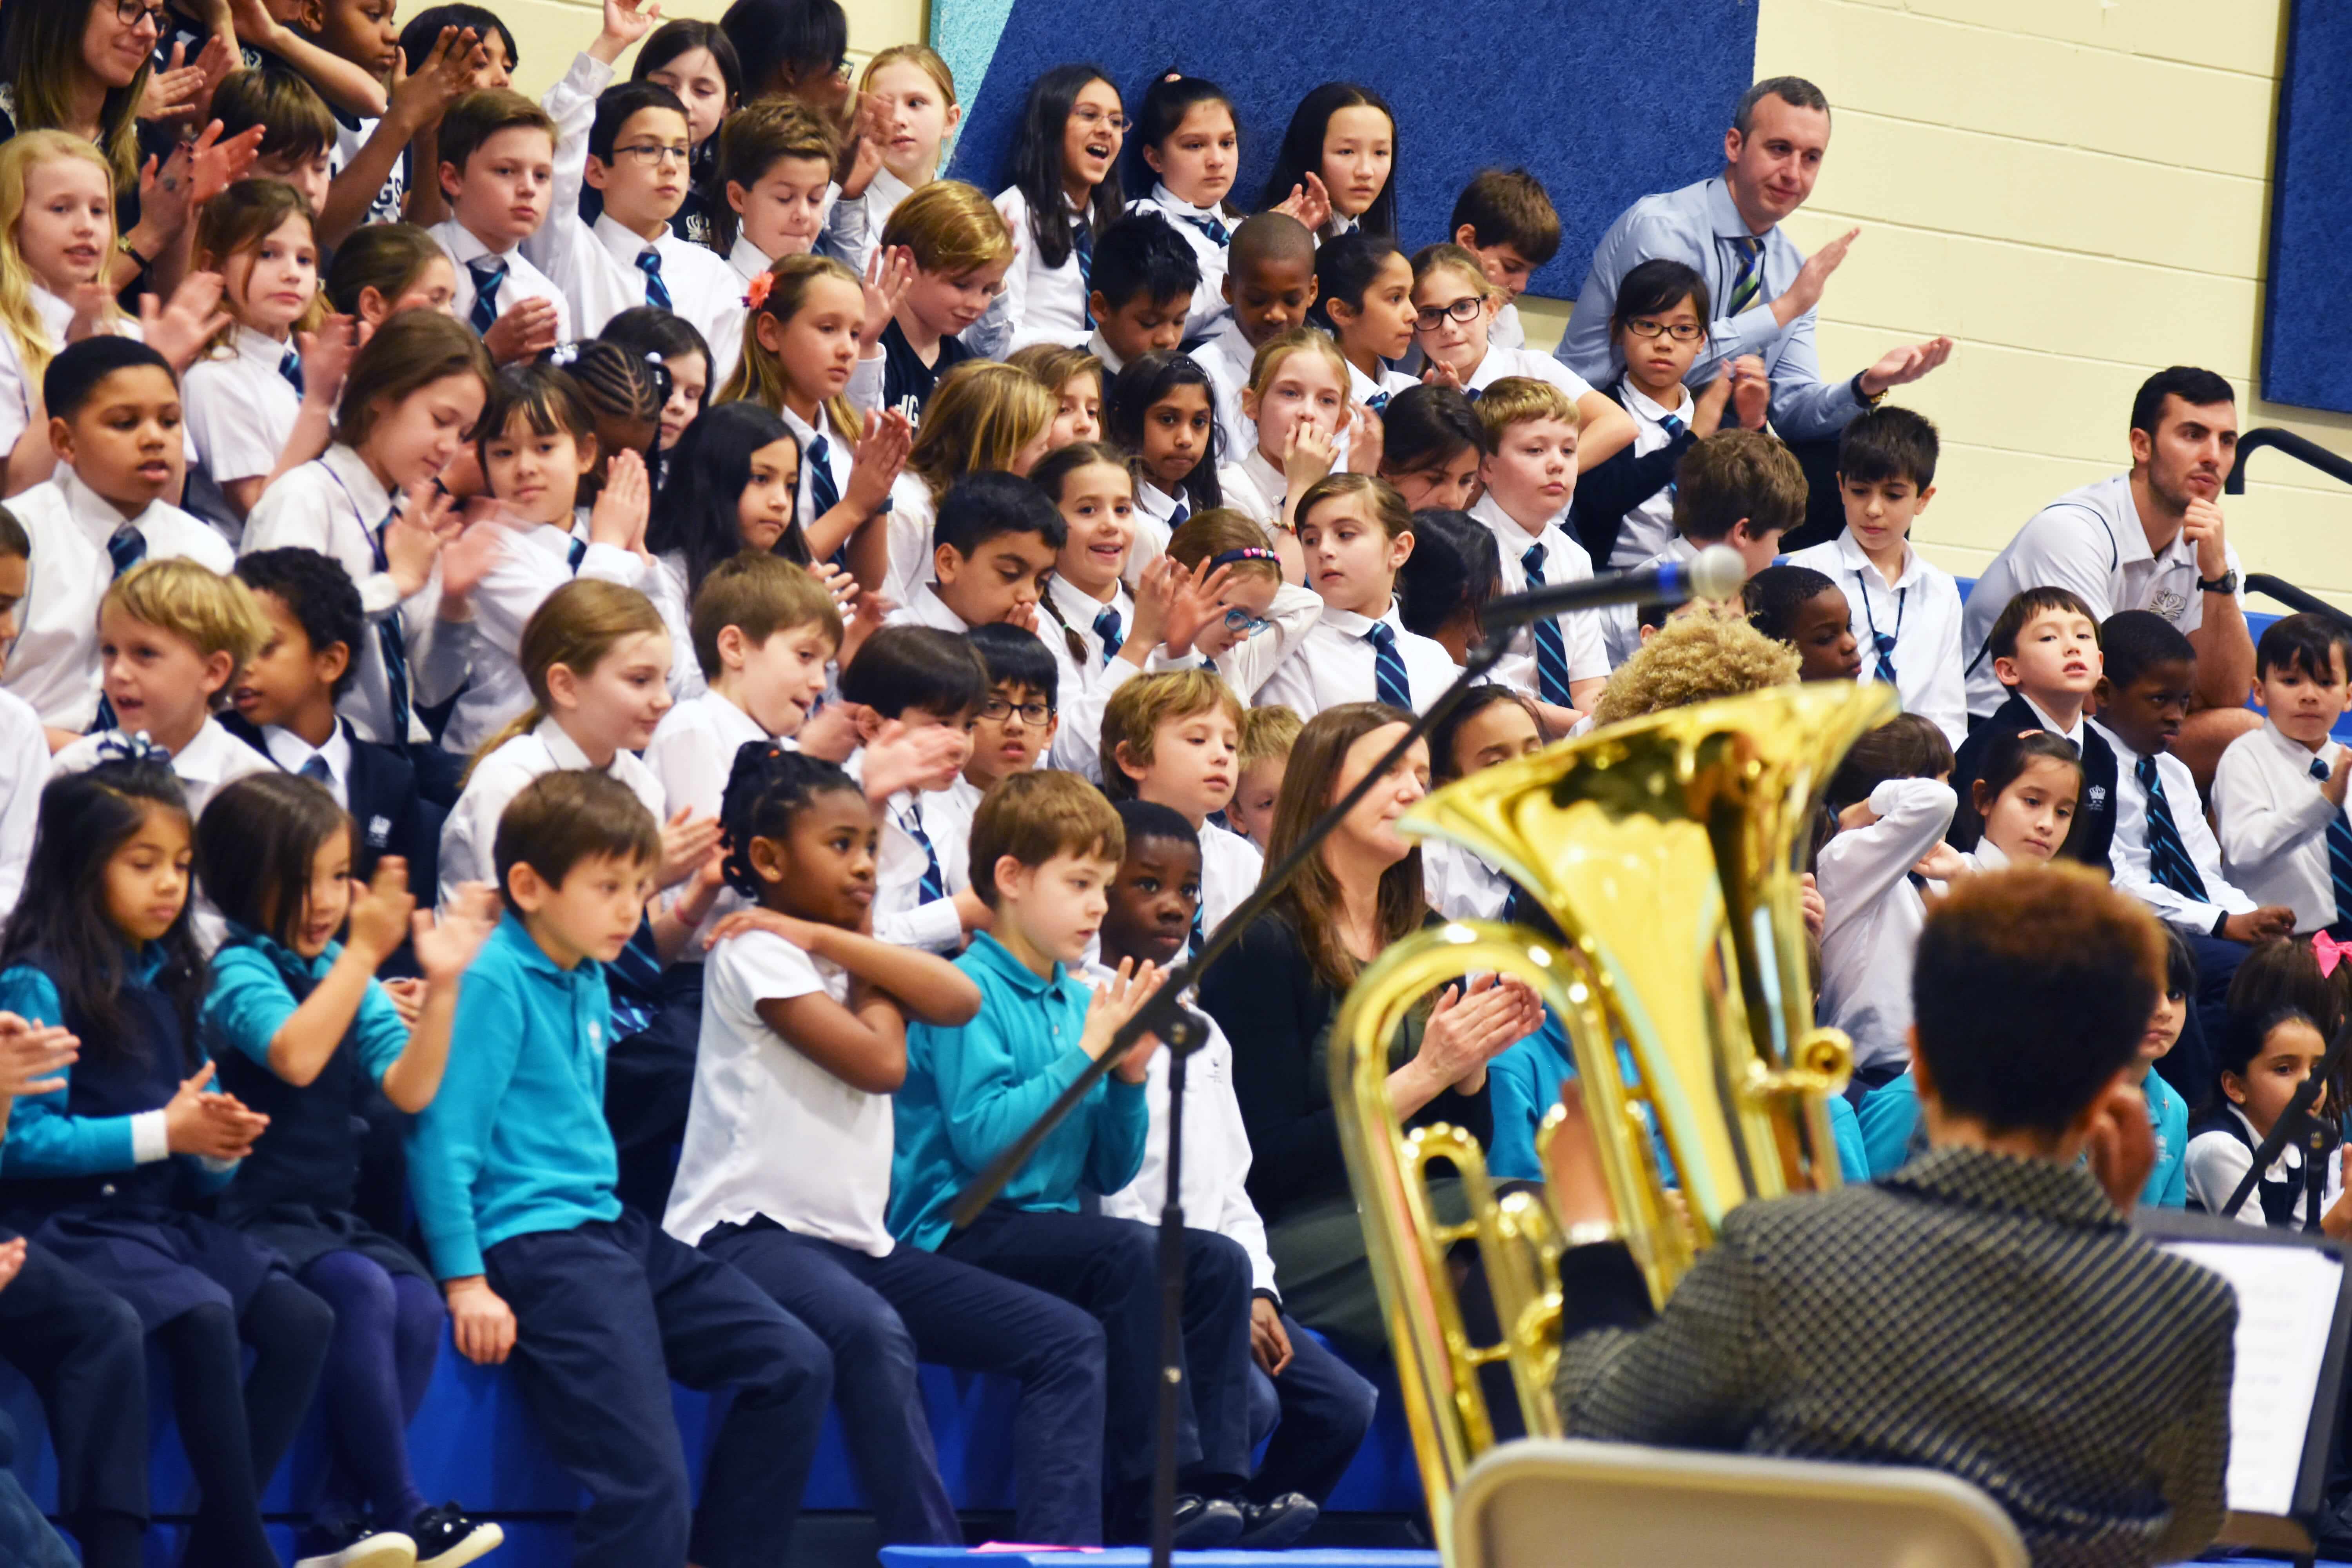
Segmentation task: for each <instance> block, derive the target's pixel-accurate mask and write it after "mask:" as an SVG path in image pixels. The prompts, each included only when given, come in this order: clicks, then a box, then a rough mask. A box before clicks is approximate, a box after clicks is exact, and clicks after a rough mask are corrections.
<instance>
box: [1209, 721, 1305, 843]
mask: <svg viewBox="0 0 2352 1568" xmlns="http://www.w3.org/2000/svg"><path fill="white" fill-rule="evenodd" d="M1304 728H1305V726H1304V725H1302V724H1301V723H1300V722H1299V721H1298V715H1297V714H1296V713H1293V712H1292V711H1291V710H1289V709H1287V708H1285V707H1283V706H1282V705H1281V704H1280V703H1276V704H1275V705H1274V706H1273V707H1271V708H1253V709H1251V710H1249V711H1248V712H1246V713H1244V714H1243V715H1242V745H1241V751H1240V753H1239V754H1238V756H1237V758H1236V761H1238V762H1239V763H1240V764H1241V782H1240V783H1238V784H1235V785H1234V803H1233V805H1231V806H1229V807H1227V808H1226V810H1225V820H1226V822H1228V823H1229V824H1231V825H1232V826H1233V829H1234V832H1236V833H1238V834H1240V835H1241V836H1242V837H1244V838H1246V839H1248V840H1249V841H1250V843H1251V844H1252V845H1254V846H1255V847H1256V849H1257V852H1258V853H1259V854H1261V855H1263V854H1265V845H1266V837H1267V836H1268V835H1269V834H1271V833H1272V832H1273V831H1274V806H1275V803H1276V801H1278V800H1280V799H1281V798H1282V779H1283V775H1284V774H1285V773H1286V772H1288V771H1289V766H1290V748H1291V747H1292V746H1294V745H1296V744H1297V741H1298V731H1300V730H1302V729H1304Z"/></svg>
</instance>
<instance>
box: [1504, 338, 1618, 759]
mask: <svg viewBox="0 0 2352 1568" xmlns="http://www.w3.org/2000/svg"><path fill="white" fill-rule="evenodd" d="M1477 409H1478V422H1479V424H1481V425H1483V426H1486V461H1485V462H1484V463H1482V464H1481V465H1480V466H1479V469H1478V476H1479V479H1480V480H1481V481H1482V482H1483V483H1484V484H1485V486H1486V494H1485V495H1483V496H1481V497H1480V498H1479V499H1478V502H1477V504H1476V505H1475V506H1473V507H1472V508H1471V509H1470V515H1471V516H1472V517H1474V518H1476V519H1477V520H1478V521H1480V522H1482V523H1484V524H1485V525H1486V529H1487V531H1489V532H1491V533H1492V534H1493V535H1494V536H1495V545H1496V559H1497V563H1498V564H1499V565H1500V566H1501V568H1502V579H1501V583H1500V586H1501V588H1502V591H1503V592H1504V593H1507V594H1516V593H1519V592H1521V591H1522V590H1525V589H1530V588H1534V587H1536V586H1538V585H1539V584H1548V585H1550V586H1554V587H1557V586H1559V585H1560V584H1566V583H1575V582H1581V581H1583V580H1584V579H1586V578H1588V577H1591V575H1592V558H1591V556H1589V555H1587V554H1585V552H1584V547H1583V546H1582V545H1580V544H1579V543H1577V542H1575V541H1574V540H1572V539H1570V538H1569V536H1568V534H1567V533H1566V531H1564V530H1563V529H1562V527H1561V525H1562V523H1564V522H1565V521H1567V517H1568V508H1569V503H1570V500H1572V499H1573V498H1574V496H1575V494H1576V464H1577V447H1578V442H1579V440H1580V434H1581V432H1580V425H1581V421H1580V419H1579V417H1578V415H1577V409H1576V405H1575V404H1574V403H1573V402H1571V401H1570V399H1569V396H1568V395H1567V394H1566V393H1564V392H1562V391H1561V390H1560V389H1559V387H1557V386H1554V385H1553V384H1550V383H1549V382H1545V381H1537V380H1534V379H1532V378H1530V377H1527V376H1506V377H1504V378H1503V379H1502V380H1500V381H1497V382H1496V383H1495V384H1493V385H1491V386H1489V387H1488V388H1487V389H1486V396H1485V397H1483V398H1481V399H1480V400H1479V402H1478V404H1477ZM1495 679H1496V680H1499V681H1501V682H1502V683H1503V684H1504V685H1506V686H1509V687H1514V688H1516V689H1518V690H1521V691H1524V692H1527V693H1528V695H1529V696H1531V697H1533V698H1534V699H1535V700H1536V701H1537V702H1538V704H1539V705H1540V707H1541V708H1542V710H1543V719H1544V723H1545V725H1546V727H1547V728H1549V730H1550V731H1552V732H1553V733H1555V734H1566V733H1567V732H1568V731H1570V730H1571V729H1573V728H1574V727H1575V725H1576V723H1577V721H1579V720H1580V719H1582V718H1583V717H1584V715H1585V714H1587V713H1589V712H1591V710H1592V704H1593V702H1594V700H1597V699H1598V698H1599V697H1600V695H1601V687H1602V686H1604V685H1606V684H1607V683H1608V679H1609V657H1608V655H1607V653H1606V652H1604V651H1603V649H1602V647H1601V617H1600V616H1598V615H1596V614H1594V613H1593V612H1591V611H1589V610H1587V611H1582V612H1572V613H1570V614H1566V615H1559V616H1552V617H1550V618H1549V619H1548V620H1543V621H1538V622H1536V623H1534V624H1533V625H1530V626H1523V627H1521V628H1519V629H1518V630H1517V631H1515V632H1514V633H1513V634H1512V636H1511V651H1510V653H1509V655H1508V656H1507V657H1506V658H1504V660H1503V662H1502V663H1500V664H1498V665H1496V667H1495Z"/></svg>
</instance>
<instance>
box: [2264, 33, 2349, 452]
mask: <svg viewBox="0 0 2352 1568" xmlns="http://www.w3.org/2000/svg"><path fill="white" fill-rule="evenodd" d="M2347 59H2352V6H2346V5H2342V4H2340V3H2335V0H2294V4H2293V5H2292V6H2291V7H2290V8H2289V10H2288V13H2287V43H2286V68H2285V71H2284V74H2283V76H2282V77H2281V79H2280V82H2279V109H2278V138H2277V150H2276V152H2275V153H2273V165H2272V170H2271V234H2270V268H2269V272H2270V277H2269V281H2268V283H2267V285H2266V287H2265V288H2264V290H2263V386H2262V393H2263V397H2265V398H2267V399H2268V400H2269V401H2271V402H2273V403H2290V404H2294V405H2296V406H2298V407H2303V408H2325V409H2331V410H2333V411H2335V412H2336V413H2339V414H2352V314H2347V312H2346V310H2344V289H2345V280H2346V278H2347V263H2352V253H2347V247H2346V246H2345V243H2344V213H2345V211H2346V210H2347V208H2348V207H2352V76H2347V74H2346V72H2345V69H2344V62H2345V61H2346V60H2347Z"/></svg>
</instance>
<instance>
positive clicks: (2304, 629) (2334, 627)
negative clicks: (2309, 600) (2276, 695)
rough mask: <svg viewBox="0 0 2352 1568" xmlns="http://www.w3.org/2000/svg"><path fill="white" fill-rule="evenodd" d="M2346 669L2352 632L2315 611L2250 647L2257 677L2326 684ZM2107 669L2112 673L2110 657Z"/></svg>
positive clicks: (2278, 623) (2269, 629)
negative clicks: (2277, 674) (2289, 676)
mask: <svg viewBox="0 0 2352 1568" xmlns="http://www.w3.org/2000/svg"><path fill="white" fill-rule="evenodd" d="M2182 640H2184V641H2186V640H2187V639H2186V638H2184V639H2182ZM2347 666H2352V631H2347V629H2346V627H2345V625H2344V623H2343V622H2342V621H2339V620H2337V619H2336V617H2335V616H2327V615H2322V614H2320V613H2319V612H2318V611H2316V610H2305V611H2303V612H2301V613H2299V614H2297V615H2292V616H2280V617H2279V618H2278V619H2277V620H2274V621H2273V622H2272V623H2271V624H2270V625H2269V626H2265V627H2263V636H2262V640H2261V641H2260V642H2257V643H2256V644H2255V645H2254V673H2255V674H2256V675H2257V676H2264V675H2268V674H2270V673H2271V671H2273V670H2278V671H2281V672H2283V673H2284V672H2293V673H2295V674H2299V675H2303V676H2306V677H2308V678H2309V679H2313V680H2316V681H2320V682H2322V683H2326V682H2328V681H2332V680H2336V679H2340V678H2341V676H2342V674H2343V672H2344V670H2345V668H2347ZM2107 668H2108V672H2109V673H2110V674H2112V673H2113V672H2114V668H2115V666H2114V663H2113V659H2112V656H2110V660H2109V663H2108V667H2107Z"/></svg>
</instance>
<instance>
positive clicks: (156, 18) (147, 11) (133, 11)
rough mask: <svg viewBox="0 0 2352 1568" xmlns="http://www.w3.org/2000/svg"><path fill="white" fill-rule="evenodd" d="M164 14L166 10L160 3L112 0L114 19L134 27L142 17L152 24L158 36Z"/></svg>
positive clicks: (161, 28)
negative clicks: (150, 3)
mask: <svg viewBox="0 0 2352 1568" xmlns="http://www.w3.org/2000/svg"><path fill="white" fill-rule="evenodd" d="M165 16H166V12H165V11H164V8H163V6H161V5H141V4H140V3H139V0H114V19H115V20H116V21H118V22H120V23H121V24H122V25H123V26H126V27H135V26H138V25H139V23H140V19H141V18H142V17H144V18H145V19H146V20H147V21H149V22H152V23H153V24H154V26H155V33H156V36H157V37H162V36H163V22H164V18H165Z"/></svg>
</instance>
